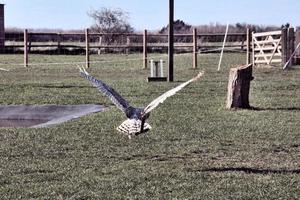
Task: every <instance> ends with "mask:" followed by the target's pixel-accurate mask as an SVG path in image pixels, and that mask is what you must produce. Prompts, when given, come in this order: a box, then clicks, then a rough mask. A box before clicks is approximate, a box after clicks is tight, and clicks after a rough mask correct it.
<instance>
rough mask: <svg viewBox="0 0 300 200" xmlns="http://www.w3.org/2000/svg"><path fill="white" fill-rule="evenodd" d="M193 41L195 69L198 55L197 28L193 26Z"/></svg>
mask: <svg viewBox="0 0 300 200" xmlns="http://www.w3.org/2000/svg"><path fill="white" fill-rule="evenodd" d="M193 41H194V44H193V52H194V54H193V68H194V69H196V68H197V61H198V60H197V56H198V53H197V49H198V48H197V46H198V44H197V29H196V28H194V29H193Z"/></svg>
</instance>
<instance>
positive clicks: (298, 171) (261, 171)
mask: <svg viewBox="0 0 300 200" xmlns="http://www.w3.org/2000/svg"><path fill="white" fill-rule="evenodd" d="M200 171H201V172H244V173H247V174H300V169H295V170H286V169H256V168H248V167H228V168H209V169H204V170H200Z"/></svg>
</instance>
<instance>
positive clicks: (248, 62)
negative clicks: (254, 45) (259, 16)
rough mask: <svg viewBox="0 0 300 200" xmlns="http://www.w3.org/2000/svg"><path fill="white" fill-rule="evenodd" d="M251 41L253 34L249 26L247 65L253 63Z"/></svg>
mask: <svg viewBox="0 0 300 200" xmlns="http://www.w3.org/2000/svg"><path fill="white" fill-rule="evenodd" d="M251 41H252V35H251V32H250V29H249V28H247V62H246V63H247V65H249V64H250V63H251Z"/></svg>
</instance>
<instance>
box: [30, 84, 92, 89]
mask: <svg viewBox="0 0 300 200" xmlns="http://www.w3.org/2000/svg"><path fill="white" fill-rule="evenodd" d="M35 87H39V88H50V89H51V88H53V89H68V88H92V86H81V85H38V86H35Z"/></svg>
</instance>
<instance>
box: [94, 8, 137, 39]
mask: <svg viewBox="0 0 300 200" xmlns="http://www.w3.org/2000/svg"><path fill="white" fill-rule="evenodd" d="M88 15H89V16H90V17H91V18H92V19H93V20H94V25H93V26H92V27H91V29H92V31H94V32H97V33H112V34H111V35H109V36H107V37H105V38H103V39H104V41H105V42H107V43H109V44H110V43H112V42H115V41H116V40H118V39H117V38H118V37H117V36H116V35H114V34H113V33H132V32H133V31H134V29H133V27H132V26H131V25H130V23H129V22H128V18H129V14H128V12H125V11H123V10H122V9H120V8H118V9H112V8H105V7H103V8H100V9H99V10H91V11H90V12H88Z"/></svg>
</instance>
